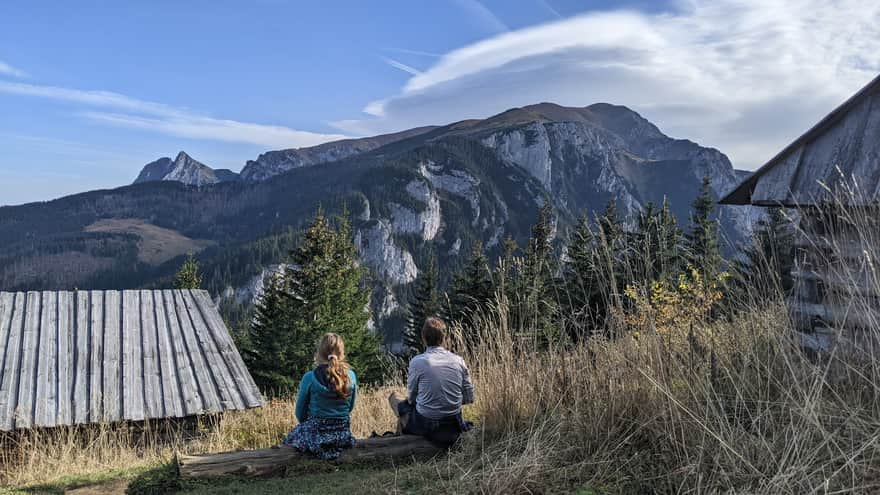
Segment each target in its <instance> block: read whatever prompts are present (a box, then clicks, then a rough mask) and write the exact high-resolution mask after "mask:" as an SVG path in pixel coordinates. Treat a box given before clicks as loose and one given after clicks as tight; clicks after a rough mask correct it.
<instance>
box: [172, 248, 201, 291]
mask: <svg viewBox="0 0 880 495" xmlns="http://www.w3.org/2000/svg"><path fill="white" fill-rule="evenodd" d="M174 288H175V289H201V288H202V275H201V274H200V273H199V262H198V261H196V258H195V256H193V254H192V253H189V255H188V256H187V258H186V261H184V262H183V265H182V266H181V267H180V270H178V271H177V273H176V274H175V275H174Z"/></svg>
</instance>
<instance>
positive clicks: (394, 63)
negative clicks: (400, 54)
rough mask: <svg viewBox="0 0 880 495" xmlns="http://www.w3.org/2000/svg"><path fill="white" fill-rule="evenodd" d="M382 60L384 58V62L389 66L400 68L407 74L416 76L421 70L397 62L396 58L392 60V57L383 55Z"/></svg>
mask: <svg viewBox="0 0 880 495" xmlns="http://www.w3.org/2000/svg"><path fill="white" fill-rule="evenodd" d="M382 60H384V61H385V63H386V64H388V65H390V66H391V67H394V68H395V69H398V70H402V71H403V72H406V73H407V74H410V75H413V76H417V75H419V74H421V73H422V71H420V70H418V69H416V68H415V67H411V66H409V65H406V64H404V63H403V62H398V61H397V60H394V59H393V58H388V57H383V58H382Z"/></svg>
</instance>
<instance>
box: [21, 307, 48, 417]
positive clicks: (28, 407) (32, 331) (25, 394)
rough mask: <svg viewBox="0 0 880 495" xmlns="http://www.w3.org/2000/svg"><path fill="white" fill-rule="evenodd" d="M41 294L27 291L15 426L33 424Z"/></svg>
mask: <svg viewBox="0 0 880 495" xmlns="http://www.w3.org/2000/svg"><path fill="white" fill-rule="evenodd" d="M41 299H42V294H40V293H39V292H28V293H27V303H26V304H25V315H24V319H25V322H24V330H23V334H22V345H21V366H20V368H19V372H20V373H21V381H20V383H19V385H18V407H17V408H16V411H15V413H14V414H15V427H16V428H30V427H31V426H33V425H34V401H35V397H36V392H37V387H36V385H37V384H36V381H37V364H38V358H39V356H38V353H39V352H40V348H39V345H40V305H41V304H42V301H41Z"/></svg>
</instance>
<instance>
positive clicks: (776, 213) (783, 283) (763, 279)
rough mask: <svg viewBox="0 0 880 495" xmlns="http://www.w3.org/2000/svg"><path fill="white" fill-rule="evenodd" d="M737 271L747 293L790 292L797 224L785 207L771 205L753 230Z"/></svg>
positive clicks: (762, 295)
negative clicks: (786, 213)
mask: <svg viewBox="0 0 880 495" xmlns="http://www.w3.org/2000/svg"><path fill="white" fill-rule="evenodd" d="M743 254H744V257H743V259H741V260H740V261H739V262H738V263H737V264H736V267H737V270H736V271H737V273H738V275H739V277H738V278H739V279H740V281H741V284H742V287H741V288H742V290H743V294H742V295H744V296H748V295H751V296H755V295H757V297H759V298H761V299H776V298H777V297H778V296H785V295H788V294H789V292H790V291H791V289H792V287H793V286H794V281H793V279H792V276H791V270H792V268H793V266H794V228H793V225H792V224H791V221H790V220H789V219H788V218H787V217H786V215H785V211H784V210H783V208H780V207H777V208H770V209H768V210H767V215H766V217H764V218H761V219H760V220H759V221H758V222H757V225H756V226H755V229H754V231H753V232H752V242H751V244H750V245H748V246H747V247H746V248H745V249H744V252H743Z"/></svg>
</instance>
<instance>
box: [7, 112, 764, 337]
mask: <svg viewBox="0 0 880 495" xmlns="http://www.w3.org/2000/svg"><path fill="white" fill-rule="evenodd" d="M744 174H747V172H741V171H737V170H735V169H734V168H733V167H732V165H731V163H730V161H729V160H728V159H727V157H726V156H725V155H724V154H723V153H721V152H720V151H718V150H716V149H712V148H706V147H703V146H700V145H698V144H697V143H694V142H692V141H688V140H683V139H673V138H670V137H669V136H666V135H665V134H663V133H662V132H661V131H660V130H659V129H658V128H657V126H655V125H654V124H652V123H651V122H649V121H648V120H646V119H644V118H643V117H641V116H640V115H639V114H638V113H636V112H634V111H632V110H630V109H628V108H626V107H623V106H616V105H610V104H604V103H600V104H595V105H590V106H588V107H583V108H571V107H563V106H559V105H555V104H552V103H541V104H537V105H531V106H526V107H522V108H514V109H511V110H508V111H506V112H503V113H501V114H498V115H495V116H493V117H490V118H487V119H481V120H465V121H461V122H456V123H453V124H449V125H445V126H431V127H421V128H416V129H411V130H407V131H403V132H399V133H395V134H386V135H382V136H375V137H369V138H362V139H347V140H342V141H335V142H330V143H325V144H321V145H318V146H314V147H309V148H300V149H288V150H280V151H269V152H266V153H263V154H261V155H260V156H259V157H257V158H256V159H255V160H251V161H248V162H247V163H246V164H245V165H244V167H243V169H242V171H241V172H240V173H239V174H235V173H234V172H231V171H228V170H214V169H212V168H210V167H209V166H207V165H205V164H203V163H200V162H198V161H196V160H194V159H193V158H191V157H189V156H188V155H187V154H186V153H184V152H181V153H179V154H178V155H177V157H176V158H175V159H174V160H171V159H170V158H160V159H159V160H157V161H155V162H152V163H150V164H148V165H146V166H145V167H144V169H143V171H142V172H141V173H140V175H139V176H138V177H137V179H136V180H135V183H134V184H132V185H130V186H124V187H120V188H117V189H113V190H103V191H91V192H86V193H82V194H78V195H74V196H69V197H65V198H61V199H57V200H54V201H49V202H43V203H32V204H27V205H21V206H14V207H4V208H0V287H3V288H4V289H38V288H70V287H81V288H89V287H103V288H120V287H144V286H161V285H163V284H164V285H167V283H168V281H169V280H170V276H171V274H172V273H173V272H174V270H175V269H176V268H177V266H179V263H180V256H181V254H182V253H185V252H186V251H187V250H192V251H198V252H199V259H200V262H201V263H202V266H203V269H204V272H205V278H206V281H205V283H206V286H207V288H208V289H209V290H211V291H212V292H213V294H214V295H215V296H217V297H218V298H219V299H220V300H221V301H222V300H227V301H238V302H242V301H245V302H246V301H247V300H248V299H249V298H250V297H252V295H253V293H254V292H258V291H259V286H260V281H261V280H262V277H263V276H265V274H266V273H267V272H268V271H270V270H271V268H272V267H273V266H277V265H278V264H279V263H281V262H283V260H284V256H285V254H286V252H287V250H289V249H290V247H291V245H292V243H293V242H295V239H296V237H297V235H298V234H297V229H298V228H299V227H301V226H303V225H304V223H305V222H307V221H309V220H310V219H311V217H312V216H313V215H314V213H315V211H316V210H317V208H319V207H321V208H323V209H324V210H325V211H341V210H342V209H343V208H345V209H346V210H348V212H349V213H350V214H351V215H352V218H353V227H354V229H355V234H356V242H357V244H358V247H359V249H360V252H361V256H362V258H363V260H364V262H365V264H366V265H367V266H368V267H369V268H370V269H371V272H372V280H373V285H374V287H375V294H374V296H375V297H374V298H373V299H374V314H375V315H376V321H377V324H380V325H388V326H389V327H390V326H394V325H393V324H392V322H393V321H399V320H400V318H401V317H402V316H401V311H400V305H401V302H402V301H403V300H404V299H405V298H406V297H407V293H408V286H409V284H411V283H412V282H413V280H415V278H416V276H417V274H418V270H419V266H422V263H423V262H424V261H425V259H426V257H427V256H428V255H429V254H430V253H434V254H436V255H437V256H438V258H439V261H440V264H441V266H448V267H454V266H455V265H456V264H457V263H458V260H459V255H460V254H462V253H466V252H468V250H469V249H470V247H471V246H472V245H473V244H474V243H475V242H481V243H482V244H483V245H484V246H485V247H486V248H487V250H488V251H489V254H490V255H492V254H497V253H498V252H499V251H500V244H501V241H502V240H503V238H504V237H505V236H507V235H510V236H512V237H513V238H514V239H516V240H519V241H523V240H525V239H526V238H527V236H528V234H529V228H530V225H531V223H532V222H533V221H534V220H535V218H536V216H537V210H538V208H539V207H540V205H542V204H543V203H544V201H547V200H549V201H552V202H553V205H554V206H555V209H556V211H557V213H558V217H559V221H558V226H559V229H558V232H559V235H560V236H564V235H565V231H566V229H567V227H568V226H571V225H572V224H573V223H574V221H575V220H576V218H577V217H578V216H579V215H580V214H582V213H584V212H586V213H590V212H594V211H598V210H601V209H603V208H604V207H605V205H606V204H607V203H608V201H609V200H610V199H615V200H616V201H617V204H618V207H619V209H620V210H621V211H622V212H623V213H624V214H625V215H631V214H633V213H634V212H636V211H638V210H639V209H641V208H643V207H644V206H645V205H647V204H648V203H651V202H653V203H655V204H659V203H660V202H662V201H663V199H664V198H668V199H669V201H670V205H671V207H672V210H673V212H674V213H675V214H676V216H677V217H678V219H679V221H680V223H682V224H683V225H686V223H687V216H688V212H689V207H690V203H691V202H692V201H693V199H694V198H695V197H696V196H697V194H698V191H699V187H700V183H701V181H702V179H703V177H709V179H710V184H711V189H712V192H713V193H714V194H715V195H716V196H719V195H721V194H723V193H725V192H726V191H728V190H730V189H731V188H732V187H734V186H735V185H736V184H737V183H738V182H739V180H740V179H741V178H742V177H743V176H744ZM752 215H753V212H752V210H751V209H750V208H749V207H731V206H724V207H721V208H720V209H719V220H720V222H721V225H722V230H723V232H724V233H725V235H726V236H727V237H728V238H730V239H734V240H735V239H739V238H742V237H743V236H744V235H746V233H747V232H748V229H749V225H750V223H751V220H752V218H751V217H752ZM450 271H451V270H444V272H447V273H448V272H450ZM383 328H384V327H383Z"/></svg>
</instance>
